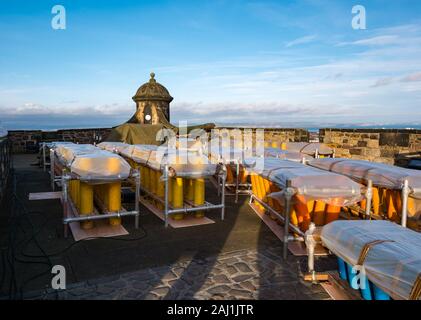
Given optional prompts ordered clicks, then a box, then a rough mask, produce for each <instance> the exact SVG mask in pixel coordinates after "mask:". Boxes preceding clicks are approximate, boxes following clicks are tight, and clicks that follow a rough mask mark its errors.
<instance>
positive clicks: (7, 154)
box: [0, 138, 12, 202]
mask: <svg viewBox="0 0 421 320" xmlns="http://www.w3.org/2000/svg"><path fill="white" fill-rule="evenodd" d="M11 168H12V156H11V143H10V140H9V139H7V138H0V202H1V201H2V200H3V197H4V194H5V192H6V188H7V183H8V180H9V176H10V171H11Z"/></svg>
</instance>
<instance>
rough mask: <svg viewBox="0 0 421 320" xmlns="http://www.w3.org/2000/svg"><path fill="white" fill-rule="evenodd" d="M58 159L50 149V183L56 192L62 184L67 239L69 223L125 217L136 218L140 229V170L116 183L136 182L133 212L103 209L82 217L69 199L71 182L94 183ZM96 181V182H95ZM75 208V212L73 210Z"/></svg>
mask: <svg viewBox="0 0 421 320" xmlns="http://www.w3.org/2000/svg"><path fill="white" fill-rule="evenodd" d="M57 160H58V159H56V153H55V151H54V149H50V179H51V180H50V181H51V187H52V189H53V191H54V190H55V184H56V183H57V182H60V184H61V200H62V205H63V228H64V231H63V232H64V237H65V238H67V237H68V234H69V223H72V222H82V221H91V220H101V219H109V218H121V217H125V216H134V217H135V222H134V227H135V228H136V229H138V228H139V216H140V206H139V194H140V191H139V190H140V174H139V171H138V170H132V172H131V174H130V176H129V177H128V178H127V179H124V180H115V181H127V180H134V184H135V199H136V201H135V209H134V210H132V211H126V210H125V209H123V208H122V209H121V210H119V211H116V212H110V211H108V210H105V209H104V208H102V210H101V211H102V214H93V215H80V214H79V213H78V211H77V209H76V206H75V204H74V202H73V200H72V199H71V198H70V197H69V182H70V180H80V181H81V182H85V183H90V182H93V181H92V180H90V179H81V177H80V176H78V175H76V174H74V173H70V172H68V171H67V169H66V168H64V167H62V166H61V164H60V163H58V162H59V161H57ZM59 170H61V173H60V174H58V175H57V172H58V171H59ZM94 181H96V180H94ZM110 182H111V181H109V180H107V181H106V182H104V183H98V184H107V183H110ZM72 208H73V210H72ZM71 212H72V213H73V215H74V216H71V214H70V213H71Z"/></svg>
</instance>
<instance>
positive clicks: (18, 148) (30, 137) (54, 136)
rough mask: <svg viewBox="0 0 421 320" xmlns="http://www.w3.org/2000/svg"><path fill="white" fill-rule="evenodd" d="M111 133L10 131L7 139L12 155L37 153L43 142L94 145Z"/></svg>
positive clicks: (103, 129) (72, 130) (98, 130)
mask: <svg viewBox="0 0 421 320" xmlns="http://www.w3.org/2000/svg"><path fill="white" fill-rule="evenodd" d="M110 131H111V129H110V128H95V129H66V130H57V131H42V130H12V131H9V135H8V137H9V139H10V141H11V142H12V151H13V153H31V152H36V151H38V148H39V143H41V142H44V141H47V142H48V141H72V142H77V143H94V142H95V141H98V140H101V138H104V137H105V136H106V135H108V133H109V132H110Z"/></svg>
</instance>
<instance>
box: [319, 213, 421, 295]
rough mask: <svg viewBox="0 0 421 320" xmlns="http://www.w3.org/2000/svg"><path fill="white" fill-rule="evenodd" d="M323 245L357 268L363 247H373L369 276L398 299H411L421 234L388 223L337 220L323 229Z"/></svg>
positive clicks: (366, 266) (419, 260)
mask: <svg viewBox="0 0 421 320" xmlns="http://www.w3.org/2000/svg"><path fill="white" fill-rule="evenodd" d="M321 239H322V242H323V245H324V246H325V247H327V248H328V249H329V250H330V251H332V252H333V253H334V254H335V255H337V256H338V257H340V258H342V259H343V260H345V261H346V262H348V263H349V264H351V265H353V266H354V265H356V264H357V263H358V259H359V257H360V254H361V250H362V249H363V247H364V245H366V244H367V243H369V242H372V241H376V240H392V241H393V242H384V243H381V244H377V245H375V246H372V247H371V249H370V250H369V252H368V254H367V257H366V258H365V260H364V263H363V266H364V270H365V272H366V275H367V277H368V278H369V279H370V280H371V281H372V282H373V283H374V284H376V285H377V286H378V287H380V288H382V289H383V290H384V291H386V292H387V293H389V294H390V295H391V296H392V297H394V298H395V299H408V298H409V296H410V293H411V290H412V287H413V285H414V282H415V280H416V278H417V276H418V275H419V274H420V273H421V234H420V233H418V232H415V231H412V230H410V229H407V228H403V227H401V226H400V225H398V224H396V223H393V222H389V221H375V220H373V221H364V220H355V221H334V222H332V223H330V224H328V225H326V226H324V227H323V229H322V232H321Z"/></svg>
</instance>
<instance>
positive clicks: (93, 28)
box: [0, 0, 421, 130]
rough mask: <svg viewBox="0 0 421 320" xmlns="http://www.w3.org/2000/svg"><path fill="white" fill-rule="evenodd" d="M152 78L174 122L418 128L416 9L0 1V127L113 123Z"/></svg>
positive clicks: (369, 4)
mask: <svg viewBox="0 0 421 320" xmlns="http://www.w3.org/2000/svg"><path fill="white" fill-rule="evenodd" d="M57 4H60V5H63V6H64V8H65V10H66V29H64V30H55V29H53V28H52V26H51V20H52V19H53V18H54V16H55V14H52V12H51V11H52V8H53V6H54V5H57ZM355 5H362V6H364V8H365V9H366V29H365V30H355V29H354V28H353V27H352V20H353V17H354V16H355V14H353V13H352V8H353V6H355ZM152 71H153V72H155V74H156V77H155V78H156V80H157V81H158V82H159V83H161V84H163V85H164V86H165V87H167V88H168V90H169V91H170V94H171V95H172V96H173V97H174V100H173V102H172V103H171V122H173V123H175V124H177V122H178V121H180V120H187V121H188V122H189V123H191V124H197V123H203V122H215V123H217V124H247V125H259V126H260V125H263V126H272V127H273V126H282V127H295V126H306V127H323V126H351V125H358V126H394V125H396V126H397V125H403V126H409V127H419V126H421V1H418V0H382V1H381V0H366V1H363V0H355V1H348V0H338V1H332V0H325V1H323V0H300V1H291V0H283V1H281V0H278V1H242V0H226V1H222V0H210V1H205V0H196V1H182V0H177V1H159V0H155V1H141V0H137V1H135V0H133V1H129V0H118V1H117V0H110V1H100V0H68V1H59V0H56V1H43V0H36V1H35V0H25V1H23V0H13V1H12V0H0V122H1V124H0V125H3V126H4V127H5V128H7V129H9V130H10V129H56V128H76V127H79V128H84V127H108V126H115V125H118V124H121V123H123V122H125V121H126V120H128V119H129V118H130V117H131V115H132V114H133V113H134V112H135V104H134V102H133V101H132V99H131V97H132V96H133V95H134V93H135V92H136V90H137V88H138V87H139V86H140V85H141V84H143V83H144V82H146V81H148V79H149V73H150V72H152Z"/></svg>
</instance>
